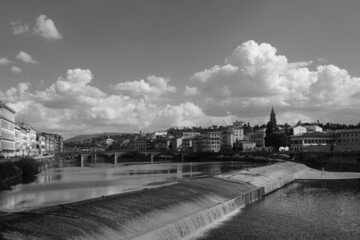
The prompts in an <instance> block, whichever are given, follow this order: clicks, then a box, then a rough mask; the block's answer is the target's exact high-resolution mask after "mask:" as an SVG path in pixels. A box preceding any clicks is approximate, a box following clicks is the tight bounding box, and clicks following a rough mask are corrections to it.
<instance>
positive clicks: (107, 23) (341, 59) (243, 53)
mask: <svg viewBox="0 0 360 240" xmlns="http://www.w3.org/2000/svg"><path fill="white" fill-rule="evenodd" d="M290 2H291V3H289V1H271V4H269V3H267V1H221V2H220V1H218V2H217V1H197V2H196V3H193V2H190V1H181V2H180V1H160V0H157V1H122V2H117V1H109V2H107V3H106V4H104V3H102V2H101V1H92V2H91V3H89V2H87V1H74V2H73V3H71V4H70V3H60V2H56V1H32V2H31V4H30V3H28V2H26V1H11V2H10V1H4V3H3V5H4V8H2V9H1V10H0V13H1V16H2V17H1V19H0V32H1V36H2V37H1V38H2V41H1V42H2V43H1V44H0V78H1V81H0V100H2V101H3V102H4V103H6V104H8V105H9V106H10V107H12V108H13V109H14V110H15V111H16V112H17V114H16V116H17V120H18V121H21V122H27V123H29V124H30V125H31V126H33V127H34V128H36V129H39V130H41V131H47V132H55V133H58V134H60V135H62V136H64V138H65V139H67V138H70V137H73V136H76V135H79V134H90V133H99V132H114V131H119V132H138V131H139V130H141V131H144V132H152V131H156V130H159V129H168V128H170V127H176V126H177V127H192V126H204V127H205V126H211V125H230V124H231V123H232V122H234V121H236V120H242V121H244V122H246V123H247V122H250V123H251V125H256V124H258V125H262V124H266V122H267V121H268V119H269V111H270V109H271V107H272V106H273V107H274V109H275V111H276V114H277V118H278V120H280V122H281V123H288V124H290V125H294V124H296V122H298V121H299V120H301V121H303V122H316V121H317V120H319V121H320V122H323V123H326V122H331V123H345V124H357V123H358V122H359V120H358V119H357V116H358V110H357V106H358V104H359V102H360V78H359V77H358V76H360V70H359V69H358V68H357V62H359V56H360V54H359V52H358V51H359V50H357V49H358V48H357V41H356V40H357V39H358V38H359V31H358V23H359V22H360V17H359V16H358V14H357V11H356V9H358V8H359V7H360V4H359V3H354V2H352V1H344V2H343V1H342V2H341V3H340V2H337V1H315V3H314V2H310V1H307V2H305V3H304V2H301V3H297V2H296V1H290ZM70 7H71V8H72V9H73V11H70V12H68V11H66V10H67V9H69V8H70ZM83 9H84V11H81V10H83ZM64 12H67V13H66V14H64ZM277 16H278V17H277ZM284 19H287V20H286V21H284ZM270 26H271V31H268V30H267V29H269V27H270ZM334 29H335V30H336V31H334Z"/></svg>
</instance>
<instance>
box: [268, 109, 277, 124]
mask: <svg viewBox="0 0 360 240" xmlns="http://www.w3.org/2000/svg"><path fill="white" fill-rule="evenodd" d="M270 122H271V124H272V126H273V128H274V129H276V127H277V123H276V115H275V111H274V108H273V107H272V108H271V113H270Z"/></svg>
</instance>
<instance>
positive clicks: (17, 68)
mask: <svg viewBox="0 0 360 240" xmlns="http://www.w3.org/2000/svg"><path fill="white" fill-rule="evenodd" d="M10 70H11V71H12V72H14V73H19V72H21V71H22V69H21V68H19V67H17V66H12V67H11V68H10Z"/></svg>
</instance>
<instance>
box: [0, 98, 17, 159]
mask: <svg viewBox="0 0 360 240" xmlns="http://www.w3.org/2000/svg"><path fill="white" fill-rule="evenodd" d="M15 113H16V112H15V110H14V109H12V108H10V107H9V106H8V105H6V104H5V103H3V102H1V101H0V121H1V122H0V154H1V155H3V156H5V157H8V156H14V154H15Z"/></svg>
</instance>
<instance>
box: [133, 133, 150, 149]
mask: <svg viewBox="0 0 360 240" xmlns="http://www.w3.org/2000/svg"><path fill="white" fill-rule="evenodd" d="M147 143H148V140H147V138H146V137H143V136H140V137H138V138H136V139H134V140H133V141H132V142H131V145H130V146H131V150H134V151H146V150H147V149H148V148H147Z"/></svg>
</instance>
